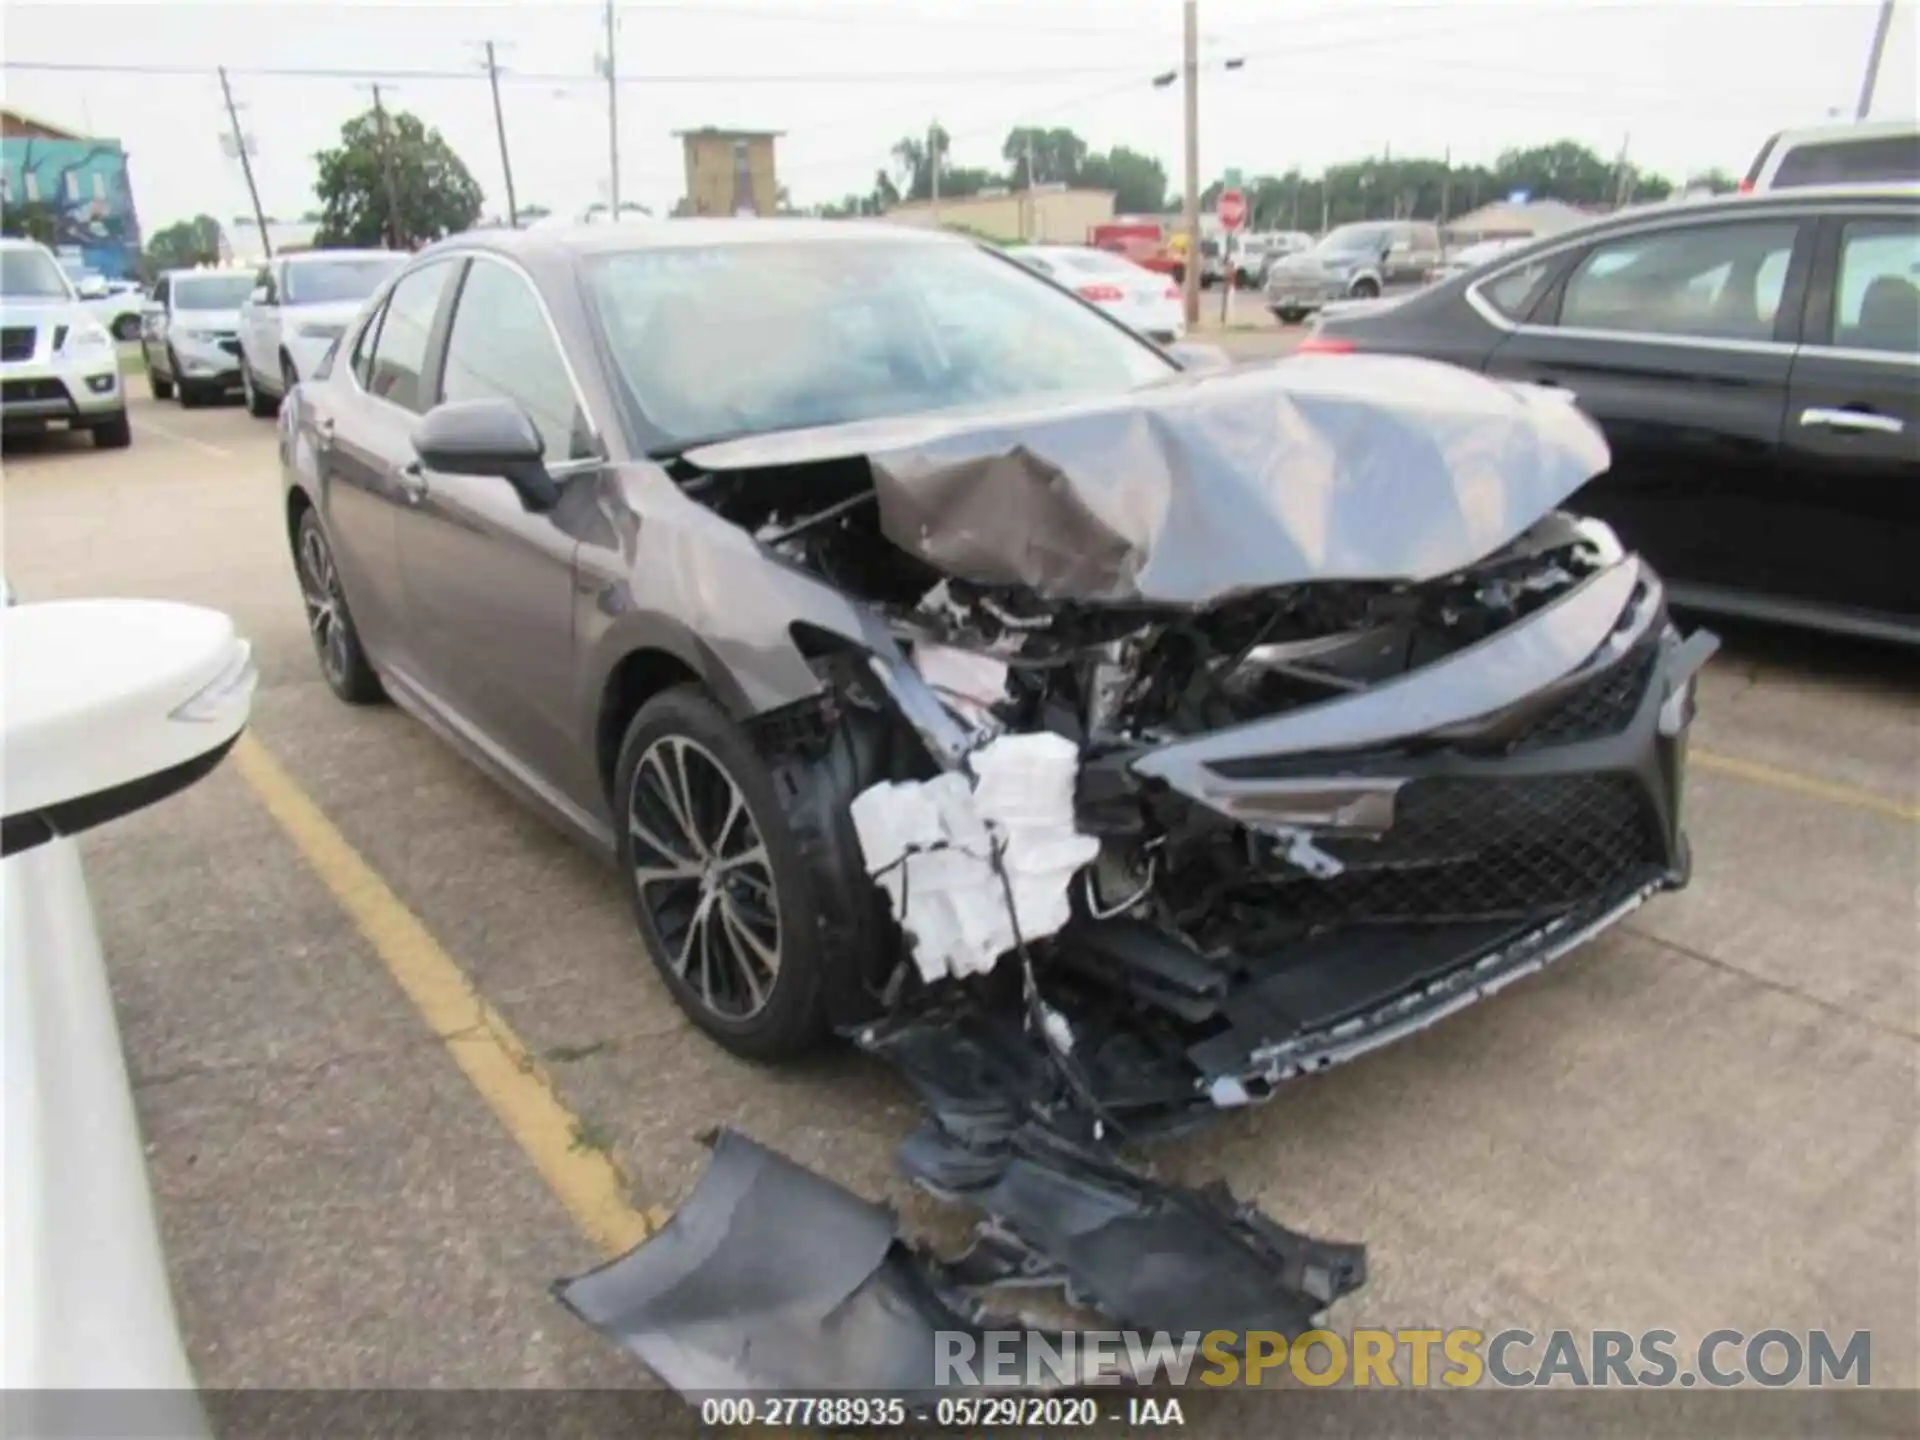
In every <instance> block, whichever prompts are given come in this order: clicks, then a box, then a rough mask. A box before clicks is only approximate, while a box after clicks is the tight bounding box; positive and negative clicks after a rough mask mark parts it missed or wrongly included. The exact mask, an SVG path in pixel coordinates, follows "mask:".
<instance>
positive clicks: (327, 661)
mask: <svg viewBox="0 0 1920 1440" xmlns="http://www.w3.org/2000/svg"><path fill="white" fill-rule="evenodd" d="M294 565H295V568H296V569H297V570H298V571H299V576H300V600H301V603H302V604H303V605H305V607H306V611H307V633H308V634H309V635H310V636H311V637H312V639H313V652H314V655H315V656H316V657H317V658H318V659H319V661H320V674H321V676H322V678H324V679H325V680H326V682H327V688H328V689H329V690H331V691H333V693H334V694H336V695H338V696H339V697H340V698H341V699H342V700H344V701H346V702H347V703H348V704H349V705H372V704H375V703H377V702H378V701H379V700H380V699H381V698H382V697H383V695H384V693H385V692H383V691H382V690H381V688H380V677H379V676H377V675H375V674H374V673H373V666H372V665H370V664H369V663H368V662H367V655H366V651H364V650H362V649H361V648H360V632H359V631H357V630H355V629H354V628H353V616H352V615H351V614H350V613H349V612H348V610H347V597H346V592H345V591H343V590H342V589H341V588H340V571H339V569H338V567H337V566H335V564H334V563H333V546H332V545H331V544H330V543H329V542H328V540H327V532H326V531H324V530H322V529H321V528H320V517H319V515H318V514H316V513H315V512H314V511H313V510H311V509H309V510H307V511H305V512H304V513H302V514H301V516H300V528H299V532H298V536H297V538H296V540H295V544H294Z"/></svg>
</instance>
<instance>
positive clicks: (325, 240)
mask: <svg viewBox="0 0 1920 1440" xmlns="http://www.w3.org/2000/svg"><path fill="white" fill-rule="evenodd" d="M313 158H314V160H315V162H316V163H317V164H318V166H319V169H320V173H319V177H318V179H317V180H316V181H315V182H314V187H313V189H314V194H316V195H317V196H318V197H319V199H320V213H321V221H320V233H319V234H318V236H316V237H315V243H316V244H319V245H352V246H358V245H378V244H380V243H382V242H383V241H384V242H385V243H386V244H388V245H392V246H394V247H396V248H398V249H411V248H412V247H413V246H415V245H417V244H421V243H423V242H425V241H428V240H438V239H439V238H440V237H441V236H443V235H451V234H453V233H454V232H456V231H459V230H465V229H468V228H469V227H471V226H472V225H473V224H474V222H475V221H477V220H478V219H479V218H480V203H481V195H480V186H479V183H478V182H477V181H475V180H474V178H473V175H472V174H471V173H470V172H469V171H468V169H467V167H466V165H465V164H463V163H462V162H461V159H460V157H459V156H458V155H456V154H455V153H454V151H453V147H452V146H450V145H449V144H447V142H446V140H445V139H444V138H443V137H442V136H441V134H440V132H439V131H438V130H433V129H429V128H428V127H427V126H426V125H424V124H423V123H421V120H420V117H419V116H417V115H412V114H409V113H408V112H406V111H404V110H395V111H390V112H389V113H388V115H387V123H386V134H385V136H384V137H382V135H381V132H380V123H379V118H378V116H377V115H376V114H375V113H374V112H373V111H372V110H368V111H366V112H365V113H364V114H360V115H356V116H354V117H353V119H351V120H349V121H347V123H346V124H345V125H343V126H341V127H340V143H339V144H338V145H337V146H335V147H334V148H333V149H331V150H322V151H320V152H319V153H318V154H317V155H315V156H314V157H313ZM389 172H390V175H389ZM389 179H390V180H391V188H389ZM390 194H391V196H392V197H393V202H394V203H393V204H392V205H389V203H388V196H389V195H390ZM390 212H391V213H390Z"/></svg>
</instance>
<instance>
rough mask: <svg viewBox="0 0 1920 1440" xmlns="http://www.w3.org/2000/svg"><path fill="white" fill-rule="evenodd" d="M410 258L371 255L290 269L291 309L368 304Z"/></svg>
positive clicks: (288, 299) (288, 301) (285, 298)
mask: <svg viewBox="0 0 1920 1440" xmlns="http://www.w3.org/2000/svg"><path fill="white" fill-rule="evenodd" d="M406 258H407V257H406V256H404V255H368V256H361V257H359V258H357V259H353V260H324V261H322V260H309V261H306V262H303V263H302V264H299V265H289V266H287V288H286V293H285V294H284V295H283V296H281V300H282V302H283V303H285V304H288V305H330V304H334V303H337V302H339V301H343V300H364V299H366V298H367V297H368V296H369V295H371V294H373V292H374V291H375V290H378V289H379V288H380V282H381V281H382V280H384V279H386V278H387V276H389V275H391V274H392V273H393V272H394V270H395V269H397V268H398V267H399V265H400V263H401V262H402V261H403V260H405V259H406Z"/></svg>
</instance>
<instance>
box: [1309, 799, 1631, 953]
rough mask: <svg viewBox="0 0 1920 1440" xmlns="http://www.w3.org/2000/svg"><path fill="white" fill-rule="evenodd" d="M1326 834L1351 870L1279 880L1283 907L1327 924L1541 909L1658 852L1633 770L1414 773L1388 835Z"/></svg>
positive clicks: (1613, 880)
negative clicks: (1470, 775) (1469, 775)
mask: <svg viewBox="0 0 1920 1440" xmlns="http://www.w3.org/2000/svg"><path fill="white" fill-rule="evenodd" d="M1321 844H1322V848H1324V849H1325V850H1326V851H1327V852H1328V853H1329V854H1332V855H1334V856H1336V857H1337V858H1338V859H1339V860H1341V861H1342V862H1343V863H1344V864H1345V865H1346V866H1347V869H1346V870H1345V871H1344V872H1343V873H1341V874H1339V875H1337V876H1334V877H1332V878H1330V879H1324V880H1316V879H1311V878H1309V877H1306V876H1304V875H1303V876H1300V877H1299V878H1298V879H1294V878H1291V877H1288V878H1287V879H1284V880H1283V881H1282V882H1281V884H1280V887H1279V889H1280V903H1281V905H1282V906H1283V907H1285V908H1286V909H1288V910H1289V911H1290V912H1291V913H1293V914H1296V915H1298V916H1299V917H1300V918H1302V919H1306V920H1311V921H1314V922H1324V923H1357V922H1364V921H1409V920H1469V919H1471V920H1480V919H1496V918H1501V917H1508V916H1513V917H1518V916H1523V915H1533V914H1537V913H1539V912H1541V911H1544V910H1553V909H1559V908H1565V907H1568V906H1572V905H1577V904H1579V903H1581V902H1582V901H1585V900H1591V899H1594V898H1596V897H1598V896H1600V895H1602V894H1605V893H1606V892H1608V891H1611V890H1613V889H1616V888H1618V887H1619V886H1621V885H1623V884H1625V883H1626V882H1627V881H1628V880H1630V879H1631V878H1633V877H1634V876H1635V875H1636V874H1639V873H1642V872H1644V873H1647V874H1648V875H1651V874H1652V873H1653V872H1654V871H1655V870H1656V869H1657V867H1658V866H1659V865H1660V864H1661V862H1662V854H1661V845H1660V841H1659V836H1658V833H1657V831H1656V829H1655V827H1654V824H1653V818H1652V816H1651V814H1650V812H1649V810H1648V806H1647V802H1646V799H1645V796H1644V794H1643V792H1642V790H1641V788H1640V785H1639V782H1638V781H1636V780H1635V779H1633V778H1632V777H1631V776H1627V775H1594V774H1586V775H1545V776H1526V777H1489V778H1483V779H1463V778H1458V777H1453V776H1441V777H1435V778H1430V779H1425V780H1414V781H1411V782H1409V783H1408V784H1407V785H1405V786H1403V787H1402V788H1401V790H1400V794H1399V798H1398V803H1397V807H1396V813H1395V819H1394V824H1393V828H1392V829H1391V830H1390V831H1388V833H1387V834H1386V835H1385V836H1384V837H1383V838H1381V839H1380V840H1378V841H1366V840H1341V841H1334V840H1324V841H1322V842H1321Z"/></svg>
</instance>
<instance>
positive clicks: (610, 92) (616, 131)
mask: <svg viewBox="0 0 1920 1440" xmlns="http://www.w3.org/2000/svg"><path fill="white" fill-rule="evenodd" d="M607 167H608V169H609V171H610V172H611V175H610V178H609V179H608V182H607V219H608V220H610V221H612V222H614V223H618V222H619V219H620V82H619V80H618V79H616V78H615V71H614V63H613V0H607Z"/></svg>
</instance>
